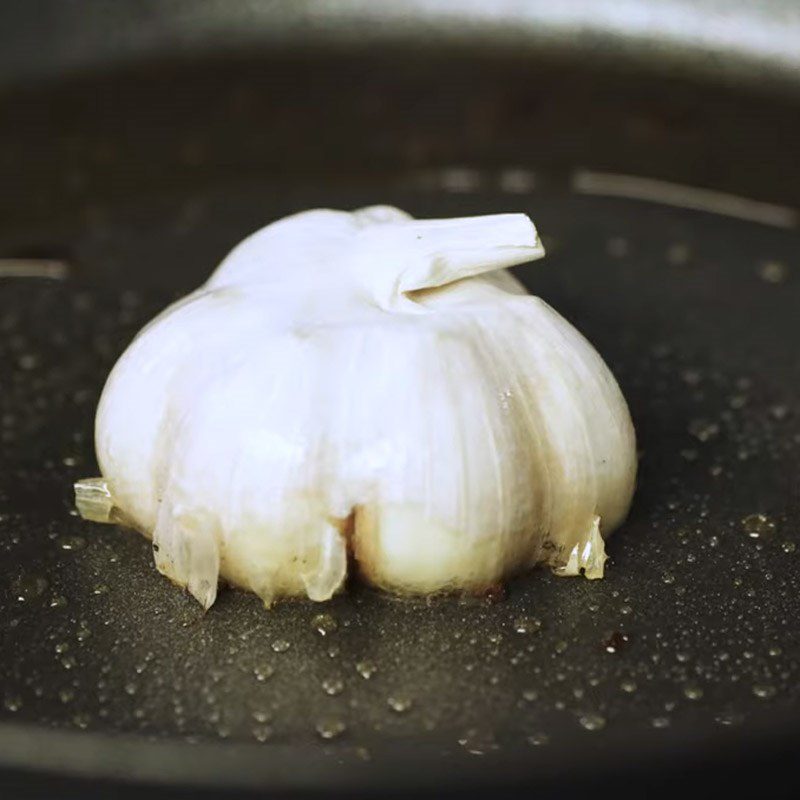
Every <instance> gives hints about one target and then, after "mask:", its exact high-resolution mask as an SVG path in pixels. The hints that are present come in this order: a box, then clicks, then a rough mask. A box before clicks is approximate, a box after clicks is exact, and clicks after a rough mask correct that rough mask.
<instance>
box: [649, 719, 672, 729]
mask: <svg viewBox="0 0 800 800" xmlns="http://www.w3.org/2000/svg"><path fill="white" fill-rule="evenodd" d="M650 724H651V725H652V726H653V727H654V728H659V729H662V728H669V724H670V721H669V717H653V719H652V720H650Z"/></svg>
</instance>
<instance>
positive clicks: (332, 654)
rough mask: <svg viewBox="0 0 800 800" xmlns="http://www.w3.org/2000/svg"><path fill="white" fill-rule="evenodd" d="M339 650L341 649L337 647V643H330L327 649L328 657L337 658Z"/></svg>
mask: <svg viewBox="0 0 800 800" xmlns="http://www.w3.org/2000/svg"><path fill="white" fill-rule="evenodd" d="M340 652H341V650H340V649H339V645H338V644H332V645H331V646H330V647H329V648H328V650H327V653H328V658H338V657H339V653H340Z"/></svg>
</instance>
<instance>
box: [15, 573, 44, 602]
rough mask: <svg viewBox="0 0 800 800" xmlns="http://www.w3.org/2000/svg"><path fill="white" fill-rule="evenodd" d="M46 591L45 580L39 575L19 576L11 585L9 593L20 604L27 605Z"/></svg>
mask: <svg viewBox="0 0 800 800" xmlns="http://www.w3.org/2000/svg"><path fill="white" fill-rule="evenodd" d="M45 589H47V578H43V577H42V576H41V575H20V576H18V577H17V578H15V579H14V581H13V582H12V584H11V592H12V593H13V595H14V598H15V599H16V600H18V601H19V602H20V603H29V602H31V600H36V598H37V597H41V596H42V594H44V591H45Z"/></svg>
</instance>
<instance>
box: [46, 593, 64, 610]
mask: <svg viewBox="0 0 800 800" xmlns="http://www.w3.org/2000/svg"><path fill="white" fill-rule="evenodd" d="M66 604H67V598H66V597H64V595H63V594H55V595H53V596H52V597H51V598H50V603H49V605H50V608H64V606H65V605H66Z"/></svg>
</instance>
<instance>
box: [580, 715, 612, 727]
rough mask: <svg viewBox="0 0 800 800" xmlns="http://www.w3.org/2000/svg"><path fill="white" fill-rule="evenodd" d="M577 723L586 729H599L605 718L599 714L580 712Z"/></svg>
mask: <svg viewBox="0 0 800 800" xmlns="http://www.w3.org/2000/svg"><path fill="white" fill-rule="evenodd" d="M578 724H579V725H580V726H581V728H583V729H584V730H587V731H601V730H603V728H605V726H606V718H605V717H603V716H601V715H600V714H581V715H580V716H579V717H578Z"/></svg>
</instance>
